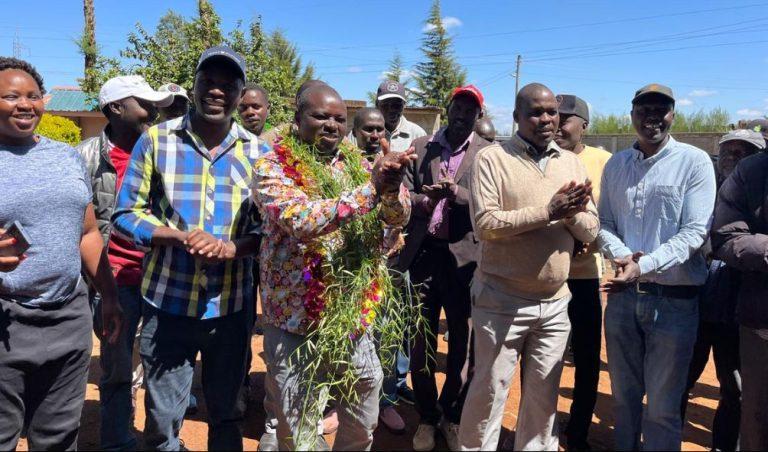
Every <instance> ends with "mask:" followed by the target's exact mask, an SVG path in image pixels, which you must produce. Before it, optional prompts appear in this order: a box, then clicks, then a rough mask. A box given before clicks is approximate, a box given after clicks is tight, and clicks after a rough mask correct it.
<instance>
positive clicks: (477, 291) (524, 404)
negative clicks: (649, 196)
mask: <svg viewBox="0 0 768 452" xmlns="http://www.w3.org/2000/svg"><path fill="white" fill-rule="evenodd" d="M514 117H515V121H516V122H517V123H518V126H519V130H518V132H517V135H515V136H513V137H512V138H511V139H510V140H509V141H507V142H506V143H504V144H503V145H498V144H493V145H491V146H488V147H486V148H484V149H482V150H480V151H479V152H478V154H477V157H476V160H475V164H474V166H473V168H472V174H471V183H470V186H471V203H470V208H471V216H472V219H473V223H474V230H475V235H476V236H477V238H478V239H479V240H480V257H479V262H478V269H477V271H476V273H475V282H474V285H473V287H472V318H473V327H474V331H475V350H478V351H482V352H480V353H476V354H475V375H474V379H473V381H472V383H471V385H470V388H469V393H468V394H467V399H466V401H465V404H464V411H463V412H462V422H461V428H460V431H459V441H460V443H461V447H462V450H495V449H496V445H497V443H498V440H499V431H500V428H501V421H502V417H503V414H504V405H505V403H506V399H507V396H508V393H509V385H510V382H511V381H512V374H513V372H514V368H515V364H516V363H517V361H518V359H520V360H521V361H522V369H523V370H522V371H523V375H522V381H523V388H522V398H521V401H520V413H519V415H518V423H517V428H516V434H515V450H557V448H558V440H557V431H556V425H555V415H556V413H557V396H558V393H557V391H558V387H559V383H560V374H561V371H562V358H563V353H564V351H565V347H566V342H567V340H568V333H569V331H570V327H571V325H570V322H569V320H568V301H569V300H570V298H571V294H570V292H569V290H568V285H567V284H566V281H567V279H568V273H569V270H570V263H571V256H572V254H573V250H574V245H575V243H576V242H577V241H578V242H582V243H590V242H592V241H594V240H595V237H596V236H597V232H598V229H599V221H598V219H597V211H596V209H595V206H594V204H593V203H592V202H591V192H592V184H591V182H590V181H589V180H588V178H587V172H586V170H585V168H584V165H583V164H582V163H581V162H580V161H579V159H578V157H577V156H576V155H575V154H573V153H572V152H569V151H565V150H562V149H561V148H559V147H558V146H557V144H556V143H555V142H554V141H553V140H554V138H555V132H556V131H557V128H558V123H559V115H558V103H557V100H556V98H555V95H554V94H553V93H552V91H551V90H550V89H549V88H547V87H546V86H544V85H541V84H538V83H532V84H530V85H527V86H525V87H523V88H522V89H521V90H520V92H519V94H518V96H517V98H516V99H515V112H514Z"/></svg>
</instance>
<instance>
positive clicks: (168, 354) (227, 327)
mask: <svg viewBox="0 0 768 452" xmlns="http://www.w3.org/2000/svg"><path fill="white" fill-rule="evenodd" d="M249 332H250V322H249V321H248V316H247V314H246V313H245V312H243V311H240V312H236V313H234V314H230V315H227V316H224V317H218V318H214V319H207V320H199V319H195V318H192V317H183V316H176V315H171V314H168V313H165V312H163V311H160V310H158V309H157V308H155V307H153V306H151V305H149V304H144V325H143V326H142V328H141V340H140V351H141V361H142V364H143V365H144V382H145V384H146V387H147V392H146V395H145V397H144V406H145V411H146V414H147V423H146V426H145V428H144V442H145V448H146V449H152V450H179V446H180V443H179V431H180V430H181V425H182V422H183V420H184V412H185V411H186V409H187V406H188V405H189V389H190V388H191V387H192V377H193V374H194V365H195V359H196V357H197V354H198V352H199V353H200V358H201V361H202V366H201V367H202V383H203V394H204V395H205V403H206V408H207V411H208V450H242V449H243V434H242V429H241V425H240V424H241V422H242V419H243V412H242V410H240V409H239V408H238V406H237V405H238V403H237V402H238V396H239V392H240V390H241V388H242V386H243V378H244V377H245V354H246V349H247V347H248V345H249V339H250V334H249Z"/></svg>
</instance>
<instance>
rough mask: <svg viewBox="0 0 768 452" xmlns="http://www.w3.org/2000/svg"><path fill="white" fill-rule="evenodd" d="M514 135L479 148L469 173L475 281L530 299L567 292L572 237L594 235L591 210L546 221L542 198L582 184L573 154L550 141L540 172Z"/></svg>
mask: <svg viewBox="0 0 768 452" xmlns="http://www.w3.org/2000/svg"><path fill="white" fill-rule="evenodd" d="M528 146H529V145H528V144H527V143H526V142H525V141H524V140H523V139H522V138H520V137H519V136H517V135H515V136H513V137H512V138H511V139H510V140H509V141H507V142H505V143H504V144H503V145H498V144H492V145H490V146H488V147H485V148H483V149H481V150H480V151H479V152H478V154H477V157H476V158H475V162H474V165H473V167H472V178H471V183H470V185H471V204H470V208H471V215H472V221H473V225H474V229H475V235H476V236H477V238H478V239H479V240H480V259H479V263H478V268H477V272H476V274H475V275H476V276H475V277H476V279H478V280H479V281H481V282H483V283H485V284H488V285H490V286H491V287H493V288H494V289H497V290H500V291H503V292H505V293H508V294H510V295H513V296H516V297H520V298H524V299H529V300H541V301H548V300H556V299H560V298H562V297H565V296H567V295H568V294H569V292H568V286H567V284H566V280H567V278H568V272H569V269H570V263H571V256H572V254H573V248H574V239H576V240H579V241H581V242H584V243H589V242H592V241H594V240H595V238H596V237H597V232H598V230H599V228H600V224H599V221H598V217H597V209H596V208H595V206H594V204H592V203H591V202H590V204H589V206H588V211H587V212H583V213H579V214H577V215H576V216H574V217H573V218H571V219H567V220H560V221H549V214H548V212H547V204H548V203H549V201H550V199H552V196H553V195H554V194H555V192H557V190H558V189H560V187H562V186H563V185H564V184H566V183H568V182H570V181H576V182H579V183H581V182H584V181H585V180H586V179H587V172H586V169H585V168H584V165H583V164H582V163H581V162H580V161H579V158H578V157H577V156H576V155H575V154H573V153H572V152H570V151H565V150H561V149H560V148H558V147H557V145H556V144H555V143H554V142H553V143H551V144H550V149H554V150H555V151H556V152H555V153H554V154H553V155H552V156H551V157H550V159H549V162H548V163H547V166H546V169H545V171H544V172H542V171H541V169H539V166H538V165H537V164H536V162H535V161H534V160H533V159H532V158H531V157H530V155H529V154H528V153H527V152H526V149H527V148H528Z"/></svg>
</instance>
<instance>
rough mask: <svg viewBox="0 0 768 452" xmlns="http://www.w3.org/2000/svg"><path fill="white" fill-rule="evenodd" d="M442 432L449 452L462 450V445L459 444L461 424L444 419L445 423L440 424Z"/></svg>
mask: <svg viewBox="0 0 768 452" xmlns="http://www.w3.org/2000/svg"><path fill="white" fill-rule="evenodd" d="M440 432H441V433H442V434H443V438H445V444H447V445H448V450H452V451H459V450H461V445H460V444H459V424H454V423H453V422H449V421H447V420H445V419H443V421H442V422H440Z"/></svg>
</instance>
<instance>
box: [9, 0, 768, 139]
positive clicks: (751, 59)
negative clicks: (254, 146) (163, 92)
mask: <svg viewBox="0 0 768 452" xmlns="http://www.w3.org/2000/svg"><path fill="white" fill-rule="evenodd" d="M0 3H2V5H3V10H4V12H5V14H4V15H3V17H2V18H0V27H2V31H0V53H1V54H3V55H11V54H13V49H14V37H15V36H16V35H18V40H19V42H20V43H21V44H22V45H23V48H22V55H23V56H24V57H25V58H26V59H28V60H29V61H31V62H32V63H33V64H35V65H36V66H37V67H38V69H39V70H40V72H41V73H42V74H43V76H44V78H45V79H46V85H47V86H48V87H52V86H56V85H74V84H76V79H77V78H78V77H79V76H81V75H82V57H81V56H80V55H79V54H78V53H77V48H76V46H75V45H74V43H73V39H74V38H75V37H77V36H78V35H79V33H80V30H81V28H82V23H83V18H82V2H81V1H80V0H64V1H61V0H56V1H54V0H42V1H38V2H33V3H26V2H16V1H13V2H12V1H5V0H3V1H1V2H0ZM213 4H214V6H215V8H216V10H217V11H218V12H219V14H220V15H221V16H222V23H223V26H224V29H225V30H229V29H231V28H232V27H234V26H235V24H236V22H237V21H238V20H240V19H242V20H243V21H244V22H246V23H247V22H248V20H250V18H252V17H253V16H255V15H259V14H260V15H261V16H262V18H263V22H264V25H265V27H266V29H267V30H272V29H275V28H281V29H283V31H284V32H285V33H286V34H287V36H288V37H289V38H290V39H291V40H292V41H293V42H295V43H296V44H297V45H298V47H299V50H300V52H301V54H302V57H303V58H304V60H305V61H311V62H313V63H314V64H315V66H316V68H317V74H318V75H319V76H320V78H322V79H324V80H326V81H327V82H329V83H330V84H332V85H333V86H334V87H336V88H337V89H338V90H339V92H340V93H341V94H342V96H344V97H345V98H348V99H361V100H362V99H366V98H367V97H366V92H367V91H372V90H374V89H375V88H376V86H377V85H378V83H379V82H380V80H381V79H380V77H381V73H382V72H383V71H384V70H385V69H386V67H387V65H388V61H389V59H390V58H391V57H392V55H393V53H394V52H395V51H396V50H397V51H399V52H400V53H401V54H402V56H403V58H404V60H405V62H406V64H407V65H408V66H412V65H414V64H415V63H416V62H417V61H419V60H421V59H422V54H421V52H420V51H419V46H420V39H421V37H422V30H423V27H424V20H425V18H426V16H427V13H428V11H429V7H430V4H431V1H429V0H411V1H405V0H388V1H380V0H366V1H360V0H358V1H355V0H336V1H335V2H329V1H316V0H305V1H301V0H280V1H274V0H273V1H269V2H265V1H253V0H250V1H230V0H213ZM159 5H163V6H159ZM442 8H443V16H444V17H445V20H446V24H447V25H448V26H449V27H448V28H449V32H450V34H451V35H452V36H453V37H454V38H455V41H454V44H455V51H456V56H457V58H458V61H459V62H460V63H461V64H462V65H464V66H465V67H466V68H467V70H468V75H469V77H468V78H469V81H470V82H471V83H474V84H476V85H477V86H478V87H479V88H480V89H481V90H482V91H483V93H484V94H485V97H486V101H487V104H488V107H489V109H490V112H491V114H492V115H493V117H494V122H495V123H496V126H497V128H498V129H500V130H507V129H509V128H510V126H511V121H512V119H511V116H512V106H513V103H514V86H515V80H514V78H513V77H512V76H511V74H512V73H513V71H514V66H515V57H516V55H517V54H521V55H522V61H523V63H522V69H521V77H520V82H521V86H522V84H525V83H529V82H532V81H538V82H542V83H545V84H547V85H548V86H550V87H551V88H552V89H553V90H554V91H556V92H559V93H572V94H577V95H579V96H581V97H583V98H584V99H586V100H587V101H588V102H589V104H590V105H591V106H592V109H593V111H594V112H598V113H616V114H622V113H626V112H628V111H629V104H630V99H631V97H632V94H633V92H634V90H636V89H637V88H639V87H640V86H642V85H644V84H646V83H650V82H659V83H664V84H667V85H669V86H671V87H672V88H673V90H674V91H675V94H676V97H677V98H678V109H679V110H683V111H686V112H688V111H696V110H698V109H711V108H714V107H718V106H720V107H723V108H725V109H726V110H727V111H728V113H729V114H730V115H731V119H732V120H736V119H739V118H745V117H756V116H760V115H766V114H768V77H766V75H765V74H766V72H768V1H765V0H763V1H759V0H728V1H713V0H700V1H697V2H691V1H688V0H664V1H662V2H630V1H618V0H615V1H579V0H574V1H551V2H532V1H518V0H471V1H467V0H443V2H442ZM168 9H173V10H175V11H176V12H178V13H180V14H183V15H192V14H194V13H195V11H196V1H195V0H171V1H165V2H158V1H149V0H132V1H113V0H96V33H97V41H98V42H99V44H100V45H101V47H102V50H103V52H104V53H105V54H106V55H110V56H116V55H117V53H118V51H119V50H120V49H122V48H124V47H125V45H126V39H125V38H126V36H127V34H128V33H129V32H130V31H132V30H134V29H135V24H136V23H137V22H140V23H141V24H142V25H144V26H145V27H146V28H148V29H154V26H155V25H156V23H157V20H158V18H159V17H160V16H161V15H162V14H163V13H165V11H167V10H168Z"/></svg>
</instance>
